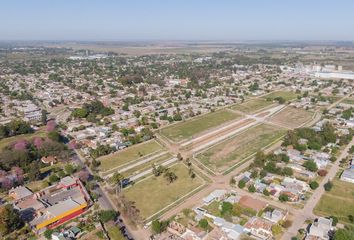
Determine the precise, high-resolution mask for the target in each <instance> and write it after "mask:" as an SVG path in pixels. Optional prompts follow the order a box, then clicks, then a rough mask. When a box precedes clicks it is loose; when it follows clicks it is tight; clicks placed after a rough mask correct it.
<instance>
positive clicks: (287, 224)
mask: <svg viewBox="0 0 354 240" xmlns="http://www.w3.org/2000/svg"><path fill="white" fill-rule="evenodd" d="M292 224H293V222H292V221H290V220H286V221H285V222H283V224H282V226H283V227H284V228H289V227H291V225H292Z"/></svg>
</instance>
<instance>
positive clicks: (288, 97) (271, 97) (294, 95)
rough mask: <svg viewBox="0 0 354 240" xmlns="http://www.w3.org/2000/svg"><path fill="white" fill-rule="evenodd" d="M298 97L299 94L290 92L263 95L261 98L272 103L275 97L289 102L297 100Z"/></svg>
mask: <svg viewBox="0 0 354 240" xmlns="http://www.w3.org/2000/svg"><path fill="white" fill-rule="evenodd" d="M298 95H299V94H297V93H295V92H291V91H275V92H271V93H269V94H267V95H264V96H263V97H262V98H264V99H267V100H268V99H269V100H271V101H273V100H274V99H275V98H277V97H282V98H284V99H285V101H290V100H293V99H295V98H297V96H298Z"/></svg>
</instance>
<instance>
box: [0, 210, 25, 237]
mask: <svg viewBox="0 0 354 240" xmlns="http://www.w3.org/2000/svg"><path fill="white" fill-rule="evenodd" d="M23 226H24V222H23V221H22V220H21V218H20V216H19V213H18V211H17V210H16V209H14V208H13V206H12V205H10V204H7V205H2V206H0V236H4V235H6V234H8V233H10V232H13V231H15V230H18V229H20V228H21V227H23Z"/></svg>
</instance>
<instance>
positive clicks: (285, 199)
mask: <svg viewBox="0 0 354 240" xmlns="http://www.w3.org/2000/svg"><path fill="white" fill-rule="evenodd" d="M279 201H281V202H287V201H289V197H288V195H286V194H280V195H279Z"/></svg>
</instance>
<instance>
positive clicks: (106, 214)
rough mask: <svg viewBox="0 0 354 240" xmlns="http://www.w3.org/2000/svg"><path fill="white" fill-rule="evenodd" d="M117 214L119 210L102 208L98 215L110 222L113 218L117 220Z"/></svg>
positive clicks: (104, 220) (102, 219)
mask: <svg viewBox="0 0 354 240" xmlns="http://www.w3.org/2000/svg"><path fill="white" fill-rule="evenodd" d="M117 216H118V214H117V212H116V211H113V210H102V211H100V212H99V213H98V217H99V218H100V220H101V221H102V222H104V223H106V222H109V221H111V220H115V219H116V218H117Z"/></svg>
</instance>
